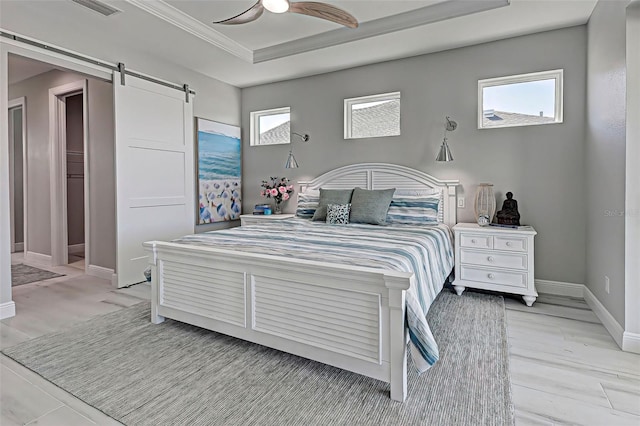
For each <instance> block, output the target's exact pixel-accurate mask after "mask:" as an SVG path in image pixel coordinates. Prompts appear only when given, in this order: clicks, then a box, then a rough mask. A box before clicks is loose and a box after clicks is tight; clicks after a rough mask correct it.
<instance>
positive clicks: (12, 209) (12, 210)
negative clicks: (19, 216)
mask: <svg viewBox="0 0 640 426" xmlns="http://www.w3.org/2000/svg"><path fill="white" fill-rule="evenodd" d="M8 114H9V115H8V116H9V122H8V123H7V130H8V134H9V226H10V229H9V234H10V236H11V253H14V252H15V251H16V235H15V234H16V230H15V228H16V225H15V224H16V219H15V216H16V206H15V204H16V198H15V188H14V186H15V179H14V178H13V175H14V168H15V167H14V164H15V152H14V151H15V149H14V146H15V143H16V142H15V138H14V135H15V130H14V128H13V127H14V126H13V124H14V121H15V119H14V116H13V112H12V108H11V107H9V111H8Z"/></svg>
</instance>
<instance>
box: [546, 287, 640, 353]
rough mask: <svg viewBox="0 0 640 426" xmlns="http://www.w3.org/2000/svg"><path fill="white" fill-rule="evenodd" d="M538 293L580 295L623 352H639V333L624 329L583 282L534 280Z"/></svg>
mask: <svg viewBox="0 0 640 426" xmlns="http://www.w3.org/2000/svg"><path fill="white" fill-rule="evenodd" d="M536 290H538V292H539V293H545V294H553V295H556V296H569V297H580V298H583V299H584V301H585V302H586V303H587V305H589V307H590V308H591V310H592V311H593V313H594V314H596V316H597V317H598V319H599V320H600V322H601V323H602V325H603V326H604V328H606V329H607V331H608V332H609V334H610V335H611V337H612V338H613V340H615V342H616V343H617V344H618V346H620V348H621V349H622V350H623V351H625V352H634V353H640V334H637V333H630V332H628V331H624V330H623V329H622V326H621V325H620V324H619V323H618V321H616V319H615V318H614V317H613V315H611V313H610V312H609V311H608V310H607V308H605V307H604V305H603V304H602V302H600V301H599V300H598V299H597V298H596V296H595V295H594V294H593V293H592V292H591V290H589V288H588V287H587V286H586V285H584V284H574V283H564V282H559V281H547V280H536Z"/></svg>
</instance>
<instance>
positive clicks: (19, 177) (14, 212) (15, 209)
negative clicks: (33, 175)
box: [8, 98, 27, 253]
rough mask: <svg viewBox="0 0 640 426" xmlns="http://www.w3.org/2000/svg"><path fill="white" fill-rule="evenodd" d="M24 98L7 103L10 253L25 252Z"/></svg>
mask: <svg viewBox="0 0 640 426" xmlns="http://www.w3.org/2000/svg"><path fill="white" fill-rule="evenodd" d="M24 112H25V98H18V99H13V100H11V101H9V126H8V130H9V189H10V191H9V192H10V195H9V197H10V205H11V212H10V213H11V214H10V218H11V253H15V252H23V251H24V250H25V241H26V238H25V233H26V222H25V217H26V215H25V212H26V211H27V210H26V198H25V197H24V187H25V181H26V176H27V173H26V158H25V152H26V137H27V136H26V117H25V113H24Z"/></svg>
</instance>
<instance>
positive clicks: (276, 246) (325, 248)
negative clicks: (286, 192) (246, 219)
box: [174, 219, 453, 372]
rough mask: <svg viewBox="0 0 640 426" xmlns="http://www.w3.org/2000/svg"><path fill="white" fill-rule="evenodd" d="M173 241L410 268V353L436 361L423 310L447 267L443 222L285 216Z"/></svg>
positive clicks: (426, 362) (423, 362)
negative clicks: (343, 221) (332, 221)
mask: <svg viewBox="0 0 640 426" xmlns="http://www.w3.org/2000/svg"><path fill="white" fill-rule="evenodd" d="M174 242H176V243H183V244H190V245H210V246H215V247H217V248H221V247H222V248H228V249H230V250H235V251H242V252H252V253H263V254H265V253H266V254H273V255H282V256H286V257H294V258H298V259H308V260H317V261H323V262H329V263H339V264H344V265H355V266H364V267H369V268H381V269H390V270H396V271H404V272H413V273H414V274H415V276H416V280H415V286H412V287H411V288H410V289H409V290H408V291H407V293H406V304H407V306H406V307H407V309H406V313H407V314H406V315H407V325H408V327H409V336H410V339H411V343H412V344H411V353H412V358H413V360H414V364H415V365H416V366H417V368H418V370H419V371H420V372H423V371H425V370H427V369H428V368H429V367H431V366H432V365H433V364H434V363H435V362H436V361H437V360H438V357H439V355H438V346H437V344H436V342H435V340H434V338H433V335H432V334H431V330H430V329H429V325H428V324H427V321H426V314H427V311H428V310H429V307H430V306H431V303H432V302H433V300H434V299H435V298H436V296H437V295H438V293H439V292H440V290H442V286H443V284H444V281H445V280H446V278H447V276H448V275H449V273H450V272H451V270H452V268H453V247H452V244H451V232H450V230H449V228H448V227H447V226H445V225H435V226H410V225H393V226H375V225H361V224H350V225H327V224H326V223H324V222H312V221H310V220H307V219H291V220H282V221H273V222H270V223H268V224H258V225H252V226H243V227H238V228H233V229H227V230H221V231H213V232H207V233H204V234H196V235H188V236H185V237H182V238H180V239H178V240H175V241H174Z"/></svg>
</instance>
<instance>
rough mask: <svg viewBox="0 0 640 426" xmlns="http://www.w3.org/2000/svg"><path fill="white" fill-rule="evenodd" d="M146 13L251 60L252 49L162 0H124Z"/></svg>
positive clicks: (239, 56)
mask: <svg viewBox="0 0 640 426" xmlns="http://www.w3.org/2000/svg"><path fill="white" fill-rule="evenodd" d="M125 1H126V2H127V3H130V4H132V5H134V6H136V7H138V8H140V9H142V10H144V11H145V12H147V13H150V14H152V15H154V16H156V17H158V18H160V19H162V20H163V21H165V22H168V23H170V24H172V25H175V26H176V27H178V28H180V29H182V30H184V31H186V32H188V33H190V34H193V35H194V36H196V37H198V38H200V39H202V40H204V41H206V42H208V43H210V44H212V45H214V46H216V47H218V48H220V49H222V50H224V51H225V52H228V53H231V54H232V55H234V56H237V57H238V58H240V59H243V60H245V61H247V62H250V63H251V62H253V51H252V50H251V49H248V48H246V47H244V46H243V45H241V44H240V43H238V42H236V41H234V40H232V39H230V38H229V37H227V36H226V35H224V34H222V33H220V32H218V31H216V30H214V29H213V28H210V27H209V26H207V25H206V24H203V23H202V22H200V21H198V20H197V19H195V18H193V17H191V16H190V15H187V14H186V13H184V12H183V11H181V10H179V9H176V8H175V7H173V6H171V5H170V4H168V3H165V2H164V1H162V0H157V1H147V0H125Z"/></svg>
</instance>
